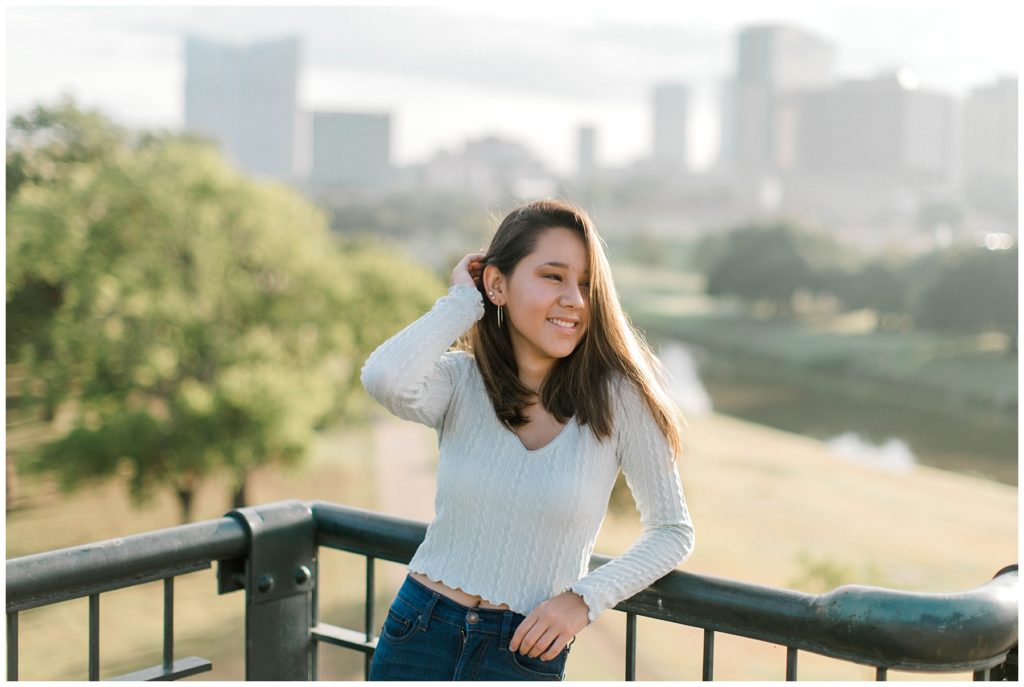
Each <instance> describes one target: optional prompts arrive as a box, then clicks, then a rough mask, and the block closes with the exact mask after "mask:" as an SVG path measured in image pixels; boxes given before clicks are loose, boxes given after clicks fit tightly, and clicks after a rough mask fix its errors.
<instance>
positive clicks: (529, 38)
mask: <svg viewBox="0 0 1024 687" xmlns="http://www.w3.org/2000/svg"><path fill="white" fill-rule="evenodd" d="M985 5H986V3H984V2H982V3H980V5H979V3H971V4H967V3H963V2H958V3H939V4H935V3H931V4H929V5H927V8H928V9H926V5H925V4H924V3H915V2H904V3H899V4H897V5H896V6H895V7H891V6H882V5H868V6H867V7H864V5H863V3H861V4H860V5H858V7H859V9H856V10H855V8H854V7H853V5H852V4H848V3H834V4H832V5H830V7H829V8H827V11H825V12H824V14H823V13H822V10H820V9H815V7H816V6H815V5H810V4H808V3H805V2H789V3H782V4H781V5H779V6H778V7H777V8H774V9H773V10H772V12H770V13H765V12H762V11H759V10H756V9H755V8H754V7H753V6H752V5H750V4H749V3H728V2H726V3H724V4H723V5H722V6H721V7H717V8H716V11H715V12H714V13H708V11H707V10H705V11H704V12H705V13H704V14H703V15H701V14H700V11H699V10H698V11H694V12H689V10H688V14H691V15H693V16H692V18H690V19H687V20H685V21H681V20H680V17H679V16H678V15H657V14H656V13H655V10H654V9H652V8H645V7H644V6H640V7H639V8H631V11H630V13H629V14H626V13H624V12H623V11H622V10H615V9H613V8H610V7H599V8H597V9H596V10H589V11H583V10H577V11H575V12H569V11H568V10H566V9H564V8H561V9H559V10H557V11H553V12H547V11H545V13H544V19H543V20H538V19H534V18H533V17H532V16H531V15H530V14H529V11H528V10H526V11H524V10H514V9H510V8H501V9H498V8H474V7H458V6H446V7H443V8H435V7H411V8H410V7H340V6H334V7H307V8H301V9H296V10H288V9H285V8H276V7H203V8H184V7H182V8H156V7H147V8H134V7H106V8H102V9H97V8H87V7H61V8H44V9H36V8H29V7H13V8H8V12H7V37H8V47H7V56H8V67H9V68H8V70H7V71H8V74H7V84H8V88H7V116H8V117H10V116H11V114H12V113H13V112H16V111H19V110H21V109H24V108H25V107H28V106H30V105H32V104H34V103H36V102H40V101H42V102H47V101H52V100H53V99H55V98H56V96H57V95H58V94H59V93H61V92H65V91H69V92H71V93H72V94H74V95H75V96H76V98H77V99H78V100H79V102H80V103H81V104H83V105H84V106H87V107H99V108H100V109H102V110H104V111H105V112H106V113H107V114H108V115H110V116H112V117H113V118H115V119H116V120H118V121H119V122H121V123H124V124H126V125H129V126H138V127H166V128H171V129H179V128H181V127H182V125H183V123H184V122H183V112H184V107H183V84H184V41H185V38H184V37H185V35H187V34H189V33H192V34H195V35H197V36H200V37H203V38H207V39H211V40H223V41H229V42H239V43H248V42H252V41H259V40H267V39H272V38H275V37H277V38H283V37H287V36H289V35H294V36H297V37H298V38H300V40H301V41H302V43H303V47H302V54H301V56H300V77H299V81H300V83H299V98H298V106H299V109H300V111H301V112H303V113H310V114H311V113H312V112H314V111H318V110H345V111H387V112H390V113H391V114H392V116H393V130H394V144H393V150H394V161H395V163H396V164H398V165H408V164H412V163H417V162H423V161H425V160H427V159H428V158H429V157H430V156H431V155H432V154H433V153H435V152H436V151H437V150H439V149H446V150H456V149H458V148H459V147H461V145H462V144H463V143H464V142H465V141H466V140H468V139H472V138H480V137H482V136H485V135H488V134H496V135H499V136H503V137H508V138H511V139H513V140H518V141H522V142H523V143H525V144H526V145H528V146H529V147H530V149H531V150H533V151H534V152H535V153H536V154H537V155H538V157H540V158H541V159H542V160H544V161H545V163H547V164H549V165H550V166H551V167H552V168H553V169H555V170H556V171H558V172H559V173H563V174H564V173H571V172H572V171H573V170H574V167H575V161H576V155H577V151H576V150H575V142H576V140H577V129H578V127H579V126H580V125H583V124H590V125H593V126H594V127H595V129H596V140H597V150H596V154H597V161H598V163H599V164H601V165H603V166H604V165H612V166H614V165H625V164H629V163H630V162H632V161H636V160H638V159H641V158H643V157H645V156H646V155H648V154H649V152H650V142H651V139H652V136H653V131H652V127H653V122H652V121H651V120H652V117H651V111H650V97H651V95H650V94H651V92H652V90H653V88H654V86H655V85H657V84H658V83H660V82H664V81H673V82H682V83H685V84H687V86H688V88H689V89H690V91H691V93H692V94H693V96H692V109H691V118H692V119H691V127H690V139H689V141H688V144H689V145H688V146H687V150H688V153H689V157H688V162H689V164H690V166H691V168H693V169H695V170H700V169H704V168H707V167H708V166H709V165H710V164H711V163H712V162H713V161H714V160H715V159H716V156H717V153H718V138H719V133H720V132H719V128H720V121H719V120H718V117H719V111H718V108H719V103H718V98H719V93H720V89H721V86H722V82H723V81H724V79H727V78H729V77H730V76H731V73H732V70H733V69H734V66H733V65H734V60H735V55H734V53H735V40H736V35H737V32H738V31H739V29H740V28H741V27H742V26H746V25H751V24H756V23H765V22H775V23H788V24H794V25H797V26H800V27H802V28H803V29H804V30H807V31H809V32H812V33H816V34H818V35H820V36H821V37H822V38H823V39H824V40H826V41H829V42H831V43H832V44H833V45H834V46H835V49H836V52H837V58H838V65H837V67H838V68H837V76H838V78H840V79H845V78H853V77H858V76H860V77H866V76H872V75H874V74H877V73H878V72H879V71H881V70H884V69H886V68H898V67H907V68H909V69H911V70H913V71H914V72H916V73H917V75H918V78H919V80H920V82H921V86H922V87H923V88H930V89H937V90H942V91H945V92H947V93H950V94H951V95H956V96H963V95H966V93H967V92H969V91H970V90H972V89H973V88H977V87H980V86H984V85H986V84H988V83H991V82H993V81H994V80H995V79H996V78H997V77H998V76H999V75H1001V74H1009V73H1013V74H1016V71H1017V69H1016V64H1015V59H1016V55H1015V51H1014V50H1013V48H1012V42H1009V43H1007V44H1006V45H1002V42H1001V40H1000V36H1001V35H1004V34H1003V33H1001V32H1003V31H1006V34H1005V35H1007V36H1009V35H1011V33H1010V32H1009V26H1008V24H1009V22H1002V24H1004V26H1003V27H1002V28H998V27H999V25H1000V22H999V21H998V19H999V17H998V12H978V9H979V7H981V8H984V6H985ZM995 8H996V6H995V5H994V4H993V5H992V9H993V10H995ZM969 10H971V11H969ZM829 13H831V14H829ZM967 14H970V16H971V17H972V21H973V22H974V23H973V24H971V26H973V27H974V28H968V27H967V26H966V25H965V24H964V22H959V21H957V17H958V16H960V15H964V16H966V15H967ZM844 17H846V19H845V22H844V19H843V18H844ZM851 17H855V18H856V20H851V19H850V18H851ZM913 17H917V18H918V19H919V20H921V19H922V18H928V19H929V20H930V23H929V24H928V25H927V26H921V27H918V29H917V30H916V31H914V32H905V31H904V32H903V37H904V38H905V37H906V36H907V35H910V36H912V39H911V41H910V42H909V44H900V43H899V42H898V41H896V42H894V37H895V35H896V34H900V33H901V32H900V30H899V28H900V26H901V22H902V23H903V24H904V25H905V24H906V22H909V21H911V19H912V18H913ZM456 19H457V20H458V21H453V20H456ZM982 20H984V21H982ZM653 22H658V23H653ZM986 22H987V23H986ZM841 23H845V25H846V29H844V30H848V31H853V32H856V31H857V29H858V28H860V29H863V28H864V27H865V26H871V27H874V28H875V29H877V30H874V31H872V32H869V33H868V34H867V35H863V36H861V38H860V39H858V40H856V41H854V40H852V38H847V37H844V35H843V34H842V33H840V29H839V27H838V24H841ZM452 24H455V25H456V26H454V27H452V26H451V25H452ZM979 24H980V26H979ZM83 25H84V26H85V27H86V28H87V30H85V31H83V30H82V28H83ZM446 27H448V28H446ZM904 28H906V27H904ZM986 30H987V33H986ZM950 31H955V33H952V34H951V33H950ZM862 33H863V31H862ZM939 34H941V36H940V35H939ZM950 36H954V37H957V38H959V39H960V40H949V38H950ZM982 37H985V40H981V39H982ZM939 38H942V39H943V41H944V42H942V46H945V47H936V43H935V41H936V40H938V39H939ZM901 46H902V47H901ZM901 54H905V57H899V56H900V55H901ZM470 57H471V58H472V59H469V58H470ZM897 58H899V59H897Z"/></svg>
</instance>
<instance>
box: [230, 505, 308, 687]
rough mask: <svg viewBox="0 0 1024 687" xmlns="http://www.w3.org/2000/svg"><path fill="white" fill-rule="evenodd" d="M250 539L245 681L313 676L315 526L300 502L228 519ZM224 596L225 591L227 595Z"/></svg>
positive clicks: (246, 576)
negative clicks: (235, 522) (245, 532)
mask: <svg viewBox="0 0 1024 687" xmlns="http://www.w3.org/2000/svg"><path fill="white" fill-rule="evenodd" d="M228 516H229V517H232V518H235V519H237V520H239V521H240V522H242V523H243V524H244V525H245V527H246V529H247V530H248V533H249V557H248V558H247V559H246V561H245V572H244V575H243V579H242V580H235V582H239V581H244V584H245V590H246V591H245V679H246V680H309V679H311V678H312V676H313V650H312V649H313V639H312V632H311V630H312V619H313V612H312V609H313V604H312V596H313V595H312V591H313V588H314V586H315V585H316V580H315V579H314V577H313V570H315V569H316V565H315V562H314V557H315V555H316V551H315V539H316V537H315V535H316V531H315V530H316V524H315V522H314V520H313V513H312V510H311V509H310V508H309V507H308V506H306V505H305V504H303V503H301V502H299V501H285V502H281V503H272V504H269V505H266V506H259V507H255V508H239V509H236V510H233V511H231V512H230V513H228ZM222 591H225V590H224V589H222Z"/></svg>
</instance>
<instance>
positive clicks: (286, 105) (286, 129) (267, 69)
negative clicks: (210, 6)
mask: <svg viewBox="0 0 1024 687" xmlns="http://www.w3.org/2000/svg"><path fill="white" fill-rule="evenodd" d="M298 67H299V40H298V39H297V38H286V39H281V40H275V41H267V42H262V43H254V44H251V45H248V46H234V45H228V44H222V43H215V42H211V41H207V40H202V39H199V38H195V37H192V36H190V37H188V38H187V39H186V44H185V128H186V130H188V131H192V132H195V133H198V134H201V135H204V136H207V137H209V138H211V139H213V140H214V141H216V142H217V143H218V144H219V145H220V146H221V149H222V150H223V151H224V153H225V155H227V157H228V158H229V159H231V160H232V161H233V162H234V163H235V164H236V165H238V166H239V167H240V168H241V169H243V170H245V171H247V172H251V173H253V174H257V175H261V176H267V177H272V178H277V179H288V178H291V177H292V176H293V175H294V173H295V135H296V127H295V120H296V100H297V81H298Z"/></svg>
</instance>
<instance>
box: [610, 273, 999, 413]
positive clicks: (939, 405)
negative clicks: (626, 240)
mask: <svg viewBox="0 0 1024 687" xmlns="http://www.w3.org/2000/svg"><path fill="white" fill-rule="evenodd" d="M615 279H616V283H617V285H618V287H619V289H620V292H621V295H622V299H623V304H624V306H625V307H626V309H627V311H628V312H629V314H630V317H631V318H632V320H633V322H634V323H635V324H636V325H637V326H639V327H640V328H642V329H643V330H645V332H646V333H647V335H648V336H649V337H654V336H657V337H667V338H674V339H679V340H684V341H688V342H691V343H694V344H697V345H700V346H703V347H705V348H708V349H710V350H714V351H717V352H720V353H722V354H725V355H730V356H734V357H736V358H738V359H743V360H744V361H745V365H747V364H749V366H750V367H751V372H752V373H753V372H756V371H760V372H763V373H766V374H774V375H775V376H777V377H779V378H781V379H785V380H786V381H788V382H791V383H794V384H799V385H804V386H807V387H808V388H823V389H827V390H829V391H831V392H839V393H843V392H848V393H849V394H851V395H853V396H860V397H864V396H869V397H870V396H885V397H887V398H889V399H890V400H891V401H894V402H900V403H904V404H906V405H907V406H909V407H916V408H922V409H926V410H940V411H943V410H944V411H951V412H956V413H958V414H965V413H966V414H970V415H971V416H972V417H976V418H977V419H979V420H981V421H991V420H992V419H993V418H998V421H1000V422H1011V421H1015V418H1016V416H1017V357H1016V356H1007V355H1006V354H1005V352H1004V350H1005V346H1006V339H1005V337H1004V336H1002V335H1000V334H998V333H984V334H973V335H968V334H953V333H950V334H940V333H935V332H929V331H909V332H893V331H887V332H875V331H873V329H872V328H873V322H874V317H873V316H871V317H859V316H858V313H838V314H835V315H827V314H819V315H817V316H814V317H808V318H805V319H802V320H797V321H793V322H787V321H783V320H776V319H768V320H765V319H759V318H757V317H754V316H753V315H751V314H750V313H748V312H747V310H746V309H744V308H742V307H740V306H739V305H738V304H737V303H736V302H733V301H729V300H727V299H712V298H708V297H707V296H705V295H704V294H703V293H702V289H703V286H702V278H701V277H700V276H699V275H696V274H693V273H686V272H679V271H675V270H667V269H657V268H641V267H639V266H637V265H633V264H628V263H627V264H619V265H616V266H615ZM865 314H866V313H865ZM854 322H856V323H857V325H856V326H851V325H852V323H854Z"/></svg>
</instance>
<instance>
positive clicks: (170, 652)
mask: <svg viewBox="0 0 1024 687" xmlns="http://www.w3.org/2000/svg"><path fill="white" fill-rule="evenodd" d="M173 670H174V578H173V577H165V578H164V673H166V674H170V673H171V672H172V671H173Z"/></svg>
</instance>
